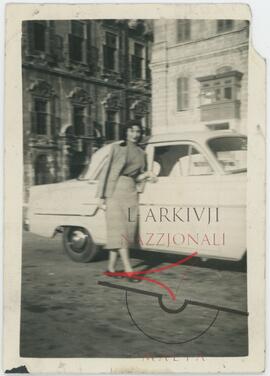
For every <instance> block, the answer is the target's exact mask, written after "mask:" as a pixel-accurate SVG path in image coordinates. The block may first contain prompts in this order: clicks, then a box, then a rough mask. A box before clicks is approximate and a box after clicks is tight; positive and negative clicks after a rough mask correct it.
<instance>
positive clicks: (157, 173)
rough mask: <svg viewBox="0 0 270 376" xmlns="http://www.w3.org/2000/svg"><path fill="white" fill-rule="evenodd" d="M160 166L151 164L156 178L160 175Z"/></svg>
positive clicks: (155, 163) (156, 163)
mask: <svg viewBox="0 0 270 376" xmlns="http://www.w3.org/2000/svg"><path fill="white" fill-rule="evenodd" d="M160 170H161V166H160V164H159V163H158V162H156V161H154V162H153V173H154V174H155V175H156V176H158V175H159V174H160Z"/></svg>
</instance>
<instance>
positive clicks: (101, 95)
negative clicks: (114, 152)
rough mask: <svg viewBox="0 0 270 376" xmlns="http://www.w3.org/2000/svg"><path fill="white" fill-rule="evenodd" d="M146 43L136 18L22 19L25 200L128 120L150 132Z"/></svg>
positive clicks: (67, 174) (146, 25)
mask: <svg viewBox="0 0 270 376" xmlns="http://www.w3.org/2000/svg"><path fill="white" fill-rule="evenodd" d="M151 44H152V25H151V22H145V21H143V20H76V21H75V20H72V21H26V22H23V25H22V77H23V129H24V176H25V200H26V201H27V199H28V191H29V187H30V186H32V185H35V184H45V183H53V182H59V181H63V180H65V179H69V178H74V177H77V176H78V175H79V174H80V172H81V171H82V170H83V168H84V166H85V165H86V164H87V163H88V162H89V158H90V157H91V155H92V153H93V151H94V150H96V148H98V147H100V146H101V145H102V144H104V143H106V142H110V141H113V140H118V139H119V138H120V137H121V130H122V127H123V125H124V124H125V122H126V121H127V120H128V119H134V118H136V119H139V120H140V121H141V123H142V125H143V127H144V128H145V131H146V133H149V130H150V124H151V87H150V85H151V83H150V71H149V61H150V59H151Z"/></svg>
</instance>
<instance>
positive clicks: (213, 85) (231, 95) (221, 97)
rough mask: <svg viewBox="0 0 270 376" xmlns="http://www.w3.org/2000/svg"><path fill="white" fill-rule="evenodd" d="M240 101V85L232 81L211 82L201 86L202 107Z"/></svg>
mask: <svg viewBox="0 0 270 376" xmlns="http://www.w3.org/2000/svg"><path fill="white" fill-rule="evenodd" d="M237 99H238V100H239V99H240V85H239V84H238V83H237V81H235V80H234V79H233V78H232V79H219V80H210V81H208V82H204V83H202V84H201V105H205V104H212V103H217V102H224V101H232V100H237Z"/></svg>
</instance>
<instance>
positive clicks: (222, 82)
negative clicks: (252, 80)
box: [198, 71, 243, 121]
mask: <svg viewBox="0 0 270 376" xmlns="http://www.w3.org/2000/svg"><path fill="white" fill-rule="evenodd" d="M242 75H243V74H242V73H241V72H238V71H227V72H224V73H219V74H216V75H212V76H205V77H200V78H198V81H199V82H200V84H201V94H200V99H201V120H202V121H212V120H214V121H216V120H224V119H233V118H235V119H239V118H240V105H241V101H240V99H241V78H242Z"/></svg>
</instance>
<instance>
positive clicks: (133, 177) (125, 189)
mask: <svg viewBox="0 0 270 376" xmlns="http://www.w3.org/2000/svg"><path fill="white" fill-rule="evenodd" d="M123 138H124V142H121V143H120V144H113V145H112V148H111V152H110V155H109V158H108V162H107V164H106V167H105V168H104V170H103V174H102V176H101V178H100V180H99V186H98V192H97V195H98V197H99V198H100V202H99V207H100V208H101V207H103V205H104V204H105V205H106V224H107V244H106V248H107V249H110V254H109V264H108V271H109V272H115V265H116V261H117V258H118V254H120V256H121V259H122V262H123V264H124V269H125V272H127V273H129V272H132V271H133V269H132V266H131V264H130V259H129V246H130V245H131V244H133V243H135V236H136V229H137V214H138V191H137V183H143V182H145V181H151V182H154V181H155V179H156V177H155V175H154V174H153V173H152V172H151V171H145V170H146V154H145V152H144V151H143V150H142V149H141V148H140V147H139V146H138V143H139V142H140V141H141V138H142V127H141V124H140V123H138V122H137V121H136V120H132V121H129V122H128V124H127V126H126V128H125V131H124V137H123ZM129 281H132V282H139V280H138V279H137V280H136V279H133V278H129Z"/></svg>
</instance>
